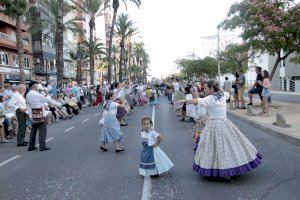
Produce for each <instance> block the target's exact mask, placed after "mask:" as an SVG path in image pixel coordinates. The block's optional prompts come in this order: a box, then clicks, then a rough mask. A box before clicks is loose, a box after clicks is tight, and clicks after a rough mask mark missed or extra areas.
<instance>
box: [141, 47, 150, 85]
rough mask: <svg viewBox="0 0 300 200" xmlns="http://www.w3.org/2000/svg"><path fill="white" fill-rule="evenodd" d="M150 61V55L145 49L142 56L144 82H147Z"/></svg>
mask: <svg viewBox="0 0 300 200" xmlns="http://www.w3.org/2000/svg"><path fill="white" fill-rule="evenodd" d="M149 63H150V56H149V54H148V53H147V52H146V51H143V53H142V57H141V64H140V67H141V71H142V78H141V79H142V80H143V82H144V83H147V76H148V73H147V69H148V68H149Z"/></svg>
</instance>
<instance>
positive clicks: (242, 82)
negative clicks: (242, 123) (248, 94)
mask: <svg viewBox="0 0 300 200" xmlns="http://www.w3.org/2000/svg"><path fill="white" fill-rule="evenodd" d="M238 74H239V78H238V82H237V85H236V86H237V89H238V98H239V101H240V102H241V104H242V106H241V107H240V109H246V105H245V99H244V91H245V88H246V86H245V84H246V78H245V75H244V73H243V71H242V70H239V71H238Z"/></svg>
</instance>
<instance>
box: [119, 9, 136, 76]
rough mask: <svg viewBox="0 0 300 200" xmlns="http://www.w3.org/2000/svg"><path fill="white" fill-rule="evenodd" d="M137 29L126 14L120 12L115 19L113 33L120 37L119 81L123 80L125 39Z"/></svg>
mask: <svg viewBox="0 0 300 200" xmlns="http://www.w3.org/2000/svg"><path fill="white" fill-rule="evenodd" d="M136 32H137V29H136V28H135V27H133V21H131V20H129V16H128V14H124V13H122V14H121V15H119V17H118V19H117V21H116V31H115V34H116V35H117V36H118V37H119V39H120V48H121V50H120V62H119V82H122V81H123V60H124V59H123V57H124V49H125V40H126V39H127V38H128V37H130V36H132V35H133V34H135V33H136Z"/></svg>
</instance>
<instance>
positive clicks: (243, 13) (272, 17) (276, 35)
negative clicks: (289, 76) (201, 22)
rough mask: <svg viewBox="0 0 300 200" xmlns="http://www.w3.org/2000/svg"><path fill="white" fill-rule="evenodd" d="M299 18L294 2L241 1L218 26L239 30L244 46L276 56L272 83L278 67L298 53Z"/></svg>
mask: <svg viewBox="0 0 300 200" xmlns="http://www.w3.org/2000/svg"><path fill="white" fill-rule="evenodd" d="M299 18H300V7H299V3H295V1H294V0H276V1H273V0H255V1H249V0H243V1H241V2H239V3H234V4H233V5H232V6H231V8H230V10H229V12H228V14H227V18H226V19H225V20H224V21H223V22H222V23H221V26H222V27H223V28H224V29H226V30H234V29H238V28H239V29H242V34H241V37H242V39H243V40H244V42H245V43H246V44H247V45H249V46H251V47H252V48H253V49H255V50H258V51H261V52H268V53H269V54H271V55H275V56H276V62H275V64H274V66H273V69H272V72H271V75H270V79H272V78H273V76H274V74H275V71H276V69H277V67H278V65H279V63H280V62H281V61H282V60H283V61H284V60H285V59H286V58H287V57H288V56H289V55H290V54H292V53H293V52H297V51H298V52H299V51H300V21H299ZM282 50H283V51H284V54H283V55H281V52H282Z"/></svg>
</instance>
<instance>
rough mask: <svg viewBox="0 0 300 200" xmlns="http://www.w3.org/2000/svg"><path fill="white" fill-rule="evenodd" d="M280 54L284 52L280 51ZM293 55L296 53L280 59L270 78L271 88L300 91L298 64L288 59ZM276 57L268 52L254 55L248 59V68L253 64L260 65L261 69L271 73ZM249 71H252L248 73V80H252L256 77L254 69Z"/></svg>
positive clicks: (299, 65)
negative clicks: (283, 59)
mask: <svg viewBox="0 0 300 200" xmlns="http://www.w3.org/2000/svg"><path fill="white" fill-rule="evenodd" d="M282 55H284V52H282ZM295 56H296V53H294V54H291V55H290V56H289V57H288V58H287V59H286V60H285V61H281V62H280V63H279V65H278V67H277V68H276V71H275V74H274V76H273V79H272V89H274V90H282V91H289V92H300V64H295V63H293V62H292V61H291V60H290V59H291V58H293V57H295ZM276 58H277V57H275V56H272V55H270V54H268V53H264V54H261V55H256V57H255V58H253V59H252V60H250V62H249V68H253V66H259V67H262V69H263V70H268V71H269V73H270V74H271V71H272V70H273V67H274V64H275V62H276ZM253 69H254V68H253ZM251 71H252V72H251V73H250V74H249V80H250V81H252V82H254V81H255V77H256V75H255V70H251Z"/></svg>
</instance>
